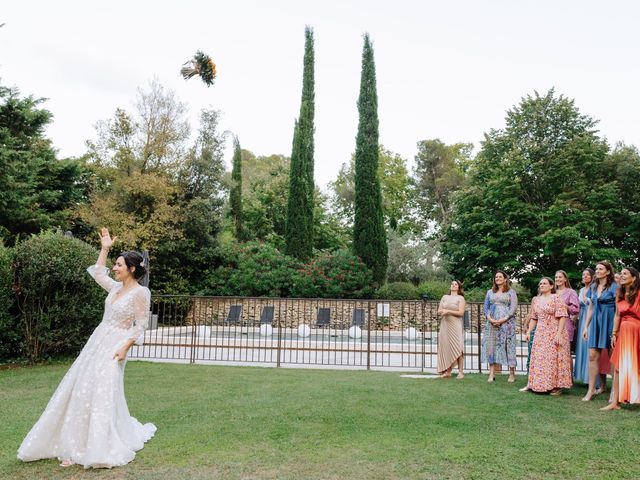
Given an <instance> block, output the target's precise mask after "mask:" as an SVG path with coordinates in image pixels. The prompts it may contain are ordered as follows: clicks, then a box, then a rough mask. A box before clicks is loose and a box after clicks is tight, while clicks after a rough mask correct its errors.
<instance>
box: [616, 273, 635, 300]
mask: <svg viewBox="0 0 640 480" xmlns="http://www.w3.org/2000/svg"><path fill="white" fill-rule="evenodd" d="M622 270H629V273H630V274H631V275H632V276H634V277H635V278H636V279H635V280H634V281H633V282H631V285H629V286H628V288H629V290H627V287H625V286H623V285H620V288H618V295H617V297H618V298H617V300H618V301H620V300H622V299H624V298H626V299H627V301H628V302H629V303H630V304H631V305H633V304H634V303H636V297H637V296H638V289H639V288H640V273H638V270H636V269H635V268H633V267H624V268H623V269H622ZM622 270H620V271H622Z"/></svg>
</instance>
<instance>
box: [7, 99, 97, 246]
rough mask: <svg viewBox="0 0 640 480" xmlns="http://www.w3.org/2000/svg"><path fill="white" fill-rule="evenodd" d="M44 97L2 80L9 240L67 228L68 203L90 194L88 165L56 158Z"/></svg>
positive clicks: (83, 198)
mask: <svg viewBox="0 0 640 480" xmlns="http://www.w3.org/2000/svg"><path fill="white" fill-rule="evenodd" d="M42 102H44V100H43V99H34V98H33V97H32V96H29V97H26V98H21V97H20V94H19V91H18V90H17V89H12V88H6V87H3V86H0V237H2V238H4V239H5V242H6V244H7V245H13V244H14V243H15V241H16V239H17V238H18V237H20V236H25V235H30V234H35V233H38V232H40V231H41V230H44V229H49V228H56V227H58V228H64V229H66V228H67V227H68V224H69V217H68V208H69V207H71V206H72V205H74V204H78V203H81V202H83V201H85V200H86V193H87V188H88V183H87V171H86V169H84V168H83V166H82V163H81V162H79V161H77V160H73V159H69V160H58V159H57V158H56V154H55V151H54V149H53V147H52V146H51V142H50V140H49V139H47V138H46V137H45V136H44V129H45V127H46V126H47V125H48V124H49V123H50V122H51V119H52V115H51V113H50V112H49V111H48V110H45V109H42V108H39V106H40V104H41V103H42Z"/></svg>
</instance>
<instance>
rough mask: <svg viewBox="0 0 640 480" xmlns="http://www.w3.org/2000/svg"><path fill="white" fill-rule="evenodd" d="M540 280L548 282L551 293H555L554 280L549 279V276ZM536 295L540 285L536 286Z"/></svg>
mask: <svg viewBox="0 0 640 480" xmlns="http://www.w3.org/2000/svg"><path fill="white" fill-rule="evenodd" d="M542 280H546V281H547V282H549V285H551V293H556V282H554V281H553V280H551V278H549V277H542V278H541V279H540V281H542ZM538 283H539V282H538ZM538 295H540V287H538Z"/></svg>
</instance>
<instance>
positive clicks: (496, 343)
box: [482, 270, 518, 383]
mask: <svg viewBox="0 0 640 480" xmlns="http://www.w3.org/2000/svg"><path fill="white" fill-rule="evenodd" d="M517 307H518V297H517V295H516V292H515V290H514V289H512V288H511V286H510V282H509V276H508V275H507V274H506V273H505V272H503V271H500V270H498V271H497V272H496V274H495V275H494V277H493V287H492V288H491V289H490V290H488V291H487V295H486V297H485V299H484V316H485V318H486V319H487V321H486V323H485V327H484V336H483V337H482V361H483V362H486V363H488V364H489V378H488V380H487V381H488V382H493V381H494V379H495V372H496V365H500V366H501V365H505V364H506V365H508V366H509V380H508V381H509V383H513V382H515V381H516V309H517Z"/></svg>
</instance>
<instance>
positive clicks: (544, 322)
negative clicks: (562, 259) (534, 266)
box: [527, 277, 573, 395]
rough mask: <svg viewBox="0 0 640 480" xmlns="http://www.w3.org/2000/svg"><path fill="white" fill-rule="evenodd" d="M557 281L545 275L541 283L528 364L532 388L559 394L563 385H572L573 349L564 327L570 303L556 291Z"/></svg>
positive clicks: (568, 386)
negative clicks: (555, 283) (571, 350)
mask: <svg viewBox="0 0 640 480" xmlns="http://www.w3.org/2000/svg"><path fill="white" fill-rule="evenodd" d="M554 290H555V289H554V282H553V280H551V279H550V278H547V277H544V278H542V280H540V283H539V284H538V291H539V292H540V294H539V295H538V296H537V297H535V298H534V301H533V304H532V306H531V309H532V312H531V322H530V325H529V332H527V337H528V336H529V333H530V331H531V327H532V326H533V325H535V324H537V326H536V334H535V337H534V339H533V345H532V348H531V366H530V367H529V383H528V385H527V387H528V389H529V390H533V391H534V392H550V393H551V395H560V393H562V389H563V388H571V386H572V385H573V382H572V378H571V352H570V349H569V348H570V347H569V338H568V337H567V331H566V328H565V325H566V322H567V317H568V313H567V306H566V304H565V303H564V301H563V300H562V298H560V296H559V295H556V294H555V292H554Z"/></svg>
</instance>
